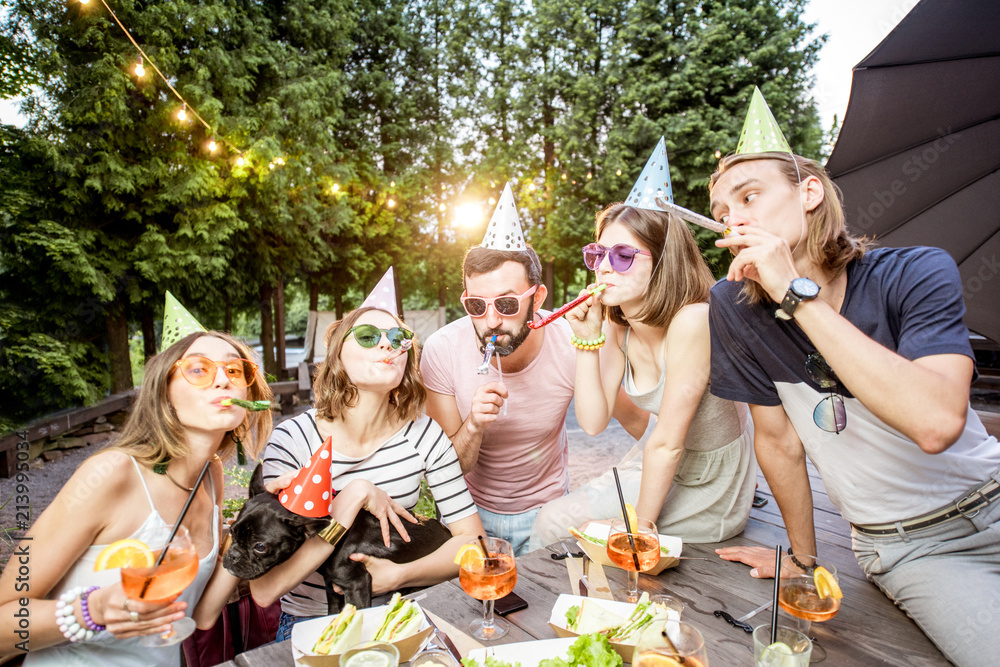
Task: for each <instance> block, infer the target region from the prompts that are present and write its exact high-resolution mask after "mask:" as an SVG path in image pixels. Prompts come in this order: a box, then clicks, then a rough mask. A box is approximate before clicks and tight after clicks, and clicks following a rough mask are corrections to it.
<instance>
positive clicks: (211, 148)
mask: <svg viewBox="0 0 1000 667" xmlns="http://www.w3.org/2000/svg"><path fill="white" fill-rule="evenodd" d="M217 148H218V146H217V145H216V143H215V137H212V138H211V139H210V140H209V142H208V152H209V153H214V152H215V150H216V149H217Z"/></svg>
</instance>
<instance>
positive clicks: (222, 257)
mask: <svg viewBox="0 0 1000 667" xmlns="http://www.w3.org/2000/svg"><path fill="white" fill-rule="evenodd" d="M805 2H806V0H773V1H765V0H734V1H731V2H717V1H715V0H698V1H696V0H691V1H689V2H688V1H686V2H672V3H661V2H655V1H654V0H603V1H598V0H583V1H582V2H581V1H580V0H577V2H569V1H568V0H537V1H536V2H533V3H528V4H525V3H523V2H513V1H512V0H497V1H496V2H493V3H481V2H473V1H471V0H455V1H454V2H443V1H442V0H416V1H409V2H408V1H405V0H379V1H376V0H359V1H358V2H349V1H348V0H308V1H306V0H287V1H286V2H283V3H281V4H266V3H265V4H253V3H251V4H246V3H239V4H234V3H232V2H229V0H199V2H193V1H192V0H175V1H174V2H171V3H168V4H155V3H154V4H148V3H146V4H144V3H137V2H135V0H121V1H119V2H116V3H115V5H114V9H115V12H116V13H117V15H118V16H119V17H120V18H121V20H122V21H123V22H124V24H125V25H126V26H127V27H128V28H129V30H130V32H131V33H132V34H133V35H134V36H135V38H136V39H137V41H138V42H139V43H140V44H141V45H142V47H143V48H144V49H145V50H146V51H147V52H148V53H149V54H150V56H151V57H152V58H154V60H155V62H156V63H157V65H158V66H159V67H160V68H161V69H162V70H163V71H164V72H166V73H167V75H168V76H169V77H170V81H171V85H172V86H173V87H174V88H175V89H177V90H178V91H180V92H181V94H182V95H184V97H185V98H186V99H187V100H188V101H189V102H190V103H191V104H192V105H193V106H194V107H195V108H197V110H198V112H199V113H200V114H201V115H202V117H203V118H204V120H205V122H207V123H208V124H209V126H210V127H211V129H206V128H205V127H203V126H202V125H201V124H200V123H199V122H189V123H186V124H183V123H179V122H178V121H177V117H176V112H177V109H178V103H177V101H176V100H175V99H174V98H173V96H172V93H171V92H170V90H169V89H168V88H167V87H166V86H165V85H164V84H163V82H162V81H159V80H158V79H156V78H155V77H153V76H151V75H147V76H146V77H145V78H144V79H141V80H140V79H137V78H136V76H135V75H134V74H133V73H132V71H131V70H132V66H133V65H134V63H135V60H136V55H137V54H136V52H135V48H134V46H132V44H131V43H130V42H129V41H128V40H127V39H126V38H125V36H124V35H123V34H122V32H121V31H120V30H119V29H118V28H117V26H116V24H115V23H114V22H113V21H112V19H111V18H110V16H109V15H108V14H107V11H106V10H105V9H104V8H103V7H102V6H100V5H99V4H96V3H90V4H88V5H81V4H79V3H70V4H69V5H65V4H61V3H54V2H52V0H0V8H3V9H5V10H6V13H4V12H0V21H2V25H0V74H2V75H3V76H2V77H0V78H2V81H3V84H2V85H3V87H2V88H0V95H10V94H19V93H20V94H25V93H26V94H27V97H26V98H25V108H26V113H27V116H28V119H29V124H28V128H27V129H26V130H24V131H19V130H14V129H13V128H0V279H2V280H0V390H2V391H3V392H4V395H5V397H9V398H7V400H5V405H4V410H3V412H2V413H0V426H2V425H3V424H8V425H9V424H15V423H19V422H21V421H24V420H27V419H30V418H32V417H36V416H39V415H42V414H45V413H46V412H51V411H53V410H56V409H60V408H64V407H69V406H73V405H79V404H83V403H88V402H91V401H94V400H97V399H98V398H100V397H101V396H103V395H104V394H105V393H107V392H108V391H118V390H121V389H122V388H127V387H130V386H132V384H133V383H134V382H135V381H136V378H139V377H140V372H139V371H140V368H139V364H138V363H137V362H138V360H139V358H140V356H141V355H139V354H138V350H136V349H131V350H130V340H138V339H136V338H135V335H136V333H137V332H139V331H147V332H148V331H149V329H150V328H152V329H153V330H156V328H157V326H158V325H157V321H158V320H159V319H160V315H161V308H162V303H163V292H164V291H165V290H167V289H169V290H170V291H171V292H173V293H174V294H175V295H176V296H177V297H178V298H179V299H180V301H181V302H182V303H183V304H184V305H185V306H186V307H187V308H188V309H189V310H191V312H192V313H193V314H194V315H195V317H197V318H198V319H199V320H200V321H201V322H202V323H203V324H205V325H206V326H208V327H211V328H220V329H221V328H227V327H228V328H231V329H233V330H234V331H236V332H237V333H239V334H242V335H246V336H249V337H254V338H256V337H258V336H259V337H261V338H262V339H265V340H267V339H270V338H272V337H273V336H274V335H283V334H284V333H285V331H287V332H291V333H301V332H303V331H304V329H305V323H306V319H307V313H308V310H309V307H310V298H313V299H315V300H316V301H317V302H318V304H320V308H323V309H340V310H343V311H347V310H350V309H351V308H354V307H356V306H357V305H359V304H360V303H361V300H362V299H363V298H364V296H365V294H366V293H367V291H368V290H369V289H371V287H373V286H374V284H375V281H376V280H378V278H379V277H380V276H381V275H382V273H383V272H384V271H385V269H386V268H387V267H388V266H390V265H392V266H394V267H395V269H396V274H397V276H398V279H399V285H400V287H401V297H402V300H403V302H404V305H405V307H406V308H408V309H422V308H437V307H439V306H443V307H445V308H446V310H447V312H448V315H449V318H451V317H453V316H457V315H459V314H461V312H462V311H461V307H460V305H459V301H458V296H459V294H460V293H461V290H462V287H461V283H462V281H461V270H460V267H461V260H462V257H463V255H464V253H465V250H466V249H467V248H468V247H469V246H471V245H474V244H476V243H478V242H479V240H480V239H481V237H482V233H483V231H484V229H485V224H486V220H487V219H488V217H489V215H490V213H491V212H492V209H493V206H492V204H490V203H488V202H489V199H490V198H491V197H492V198H496V197H498V196H499V193H500V191H501V189H502V187H503V183H504V182H505V181H508V180H509V181H510V182H511V183H512V185H513V187H514V191H515V199H516V200H517V204H518V207H519V210H520V211H521V215H522V220H523V224H524V228H525V231H526V234H527V235H528V238H529V240H530V241H531V243H532V244H533V245H534V246H535V248H536V249H537V250H538V252H539V254H540V256H541V257H542V259H543V261H544V262H545V263H546V265H547V268H548V269H550V270H551V275H552V276H553V277H554V278H553V280H552V281H551V284H550V285H549V288H550V293H552V295H553V300H554V301H555V302H556V304H558V303H560V302H562V301H564V300H566V299H568V298H569V297H571V296H572V295H573V294H574V293H575V292H576V291H577V290H578V289H579V288H580V287H582V286H583V284H585V283H586V281H587V280H588V274H587V272H586V271H585V270H583V267H582V264H581V262H580V256H579V248H580V246H582V245H583V244H585V243H587V242H588V241H590V240H592V236H593V224H594V214H595V212H596V211H598V210H599V209H600V208H602V207H603V206H605V205H606V204H608V203H610V202H613V201H618V200H621V199H622V198H623V197H624V196H625V194H626V193H627V192H628V190H629V188H630V186H631V184H632V182H633V180H634V179H635V178H636V176H637V174H638V173H639V171H640V170H641V168H642V165H643V164H644V162H645V160H646V158H647V156H648V154H649V152H650V150H651V149H652V148H653V146H654V145H655V143H656V141H657V139H658V138H659V136H660V135H661V134H662V135H665V136H666V138H667V142H668V152H669V158H670V164H671V172H672V180H673V185H674V191H675V198H676V200H677V202H678V203H679V204H682V205H685V206H688V207H690V208H693V209H694V210H700V211H704V210H705V209H706V208H707V202H708V196H707V188H706V185H707V181H708V178H709V175H710V174H711V172H712V171H713V169H714V168H715V164H716V158H715V157H714V153H715V152H716V151H717V150H718V151H721V152H722V153H727V152H729V151H731V150H732V149H733V148H734V147H735V145H736V140H737V137H738V134H739V131H740V128H741V125H742V121H743V115H744V113H745V111H746V106H747V104H748V102H749V99H750V94H751V92H752V90H753V86H754V85H759V86H760V87H761V89H762V91H763V93H764V95H765V97H766V98H767V100H768V103H769V104H770V106H771V109H772V111H773V112H774V114H775V116H776V117H777V120H778V122H779V123H780V124H781V125H782V127H783V128H784V129H785V131H786V136H787V137H788V139H789V141H790V142H791V144H792V146H793V147H794V148H795V149H796V150H797V151H798V152H800V153H802V154H805V155H809V156H813V157H819V156H820V154H821V151H822V150H823V144H824V140H826V139H827V137H825V136H824V133H823V131H822V129H821V128H820V127H819V124H818V121H817V115H816V110H815V105H814V103H813V101H812V100H811V99H809V98H808V92H807V91H808V89H809V86H810V83H811V81H810V73H809V72H810V68H811V67H812V66H813V65H814V64H815V61H816V57H817V53H818V50H819V48H820V46H821V45H822V43H823V39H824V38H822V37H820V38H813V37H811V35H810V32H811V30H812V26H809V25H806V24H804V23H803V22H802V19H801V16H802V12H803V9H804V6H805ZM147 69H151V68H147ZM213 136H214V137H215V138H216V140H217V142H218V143H219V144H221V145H222V148H220V149H219V150H218V151H216V152H215V153H210V152H209V151H208V150H207V149H206V148H205V146H206V145H207V142H208V140H209V139H210V138H212V137H213ZM237 158H241V162H240V163H238V162H237ZM619 170H620V172H621V173H618V172H619ZM467 203H473V204H477V205H478V206H479V207H480V210H481V216H480V219H478V220H477V219H474V218H475V216H474V215H470V214H468V213H464V211H466V209H464V208H462V207H461V205H462V204H467ZM459 211H463V213H461V214H460V213H459ZM463 216H464V217H463ZM696 233H697V236H698V238H699V241H700V242H701V243H702V247H703V248H704V250H705V255H706V257H707V258H708V260H709V262H710V263H711V265H712V267H713V270H715V271H716V273H721V272H723V271H724V270H725V269H726V267H727V264H728V256H726V255H725V254H723V253H721V252H720V251H718V250H717V249H715V248H714V246H713V245H712V243H711V241H712V240H713V238H714V236H713V235H712V234H710V233H708V232H706V231H704V230H696ZM278 285H282V286H283V287H284V307H285V311H284V316H285V324H284V327H285V331H274V329H273V325H272V324H271V320H270V318H271V316H272V315H273V307H274V301H273V294H274V293H275V290H276V287H277V286H278ZM265 323H266V324H267V326H268V328H267V329H266V330H265V326H264V325H265ZM131 345H132V346H133V348H134V345H135V343H133V344H131ZM130 352H131V354H130ZM264 357H265V367H266V368H267V370H268V372H269V373H271V374H274V375H282V373H280V372H279V370H278V369H277V365H276V360H275V359H274V358H273V353H272V351H271V350H270V349H266V350H265V353H264Z"/></svg>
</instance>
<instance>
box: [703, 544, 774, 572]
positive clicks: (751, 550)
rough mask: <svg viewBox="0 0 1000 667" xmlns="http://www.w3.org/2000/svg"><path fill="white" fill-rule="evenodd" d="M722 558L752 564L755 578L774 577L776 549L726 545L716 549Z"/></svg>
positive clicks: (751, 570)
mask: <svg viewBox="0 0 1000 667" xmlns="http://www.w3.org/2000/svg"><path fill="white" fill-rule="evenodd" d="M715 553H717V554H719V557H720V558H722V560H731V561H737V562H740V563H745V564H746V565H749V566H750V568H751V569H750V576H751V577H753V578H754V579H773V578H774V549H768V548H767V547H725V548H722V549H716V550H715Z"/></svg>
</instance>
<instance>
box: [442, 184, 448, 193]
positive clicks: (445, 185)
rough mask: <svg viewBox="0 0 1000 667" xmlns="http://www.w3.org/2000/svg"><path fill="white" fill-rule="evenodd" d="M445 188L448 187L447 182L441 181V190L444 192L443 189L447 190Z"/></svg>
mask: <svg viewBox="0 0 1000 667" xmlns="http://www.w3.org/2000/svg"><path fill="white" fill-rule="evenodd" d="M447 189H448V185H447V184H445V183H442V184H441V192H444V191H445V190H447Z"/></svg>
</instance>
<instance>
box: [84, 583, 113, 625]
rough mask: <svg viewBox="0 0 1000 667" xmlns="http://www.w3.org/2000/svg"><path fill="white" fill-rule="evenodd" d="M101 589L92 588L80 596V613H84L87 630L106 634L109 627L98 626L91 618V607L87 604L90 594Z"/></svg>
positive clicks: (97, 587)
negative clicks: (105, 631)
mask: <svg viewBox="0 0 1000 667" xmlns="http://www.w3.org/2000/svg"><path fill="white" fill-rule="evenodd" d="M99 588H100V586H91V587H90V588H88V589H87V590H85V591H84V592H83V593H81V594H80V611H82V612H83V624H84V625H86V626H87V629H89V630H93V631H94V632H104V630H106V629H107V626H104V625H98V624H97V623H95V622H94V619H92V618H91V617H90V607H89V606H88V604H87V602H88V598H89V597H90V594H91V593H93V592H94V591H96V590H98V589H99Z"/></svg>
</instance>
